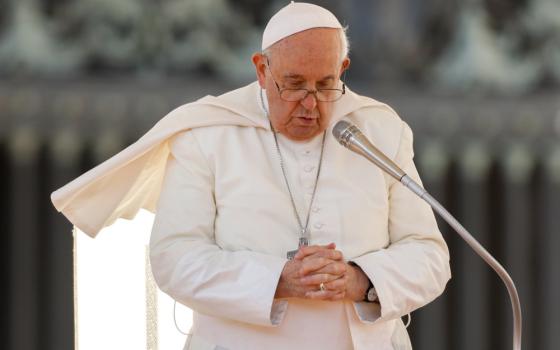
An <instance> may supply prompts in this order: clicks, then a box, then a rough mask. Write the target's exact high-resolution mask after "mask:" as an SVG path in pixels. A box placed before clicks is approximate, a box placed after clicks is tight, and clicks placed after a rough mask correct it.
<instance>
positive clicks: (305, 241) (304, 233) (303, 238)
mask: <svg viewBox="0 0 560 350" xmlns="http://www.w3.org/2000/svg"><path fill="white" fill-rule="evenodd" d="M260 97H261V104H262V107H263V109H264V111H265V113H266V117H267V119H268V122H269V123H270V129H271V130H272V135H273V136H274V145H275V146H276V153H277V155H278V159H279V161H280V168H281V169H282V175H283V176H284V182H285V183H286V187H287V188H288V193H289V194H290V200H291V202H292V209H293V210H294V216H295V217H296V219H297V222H298V225H299V228H300V230H301V237H300V245H307V244H308V237H307V236H308V232H307V227H308V226H309V217H310V216H311V207H312V206H313V201H314V200H315V193H316V192H317V185H318V184H319V175H320V174H321V168H322V164H323V152H324V150H325V138H326V133H327V132H326V131H325V132H323V140H322V142H321V155H320V156H319V164H318V166H317V168H318V169H317V176H316V177H315V185H314V186H313V193H312V195H311V202H310V203H309V209H308V210H307V218H306V219H305V226H304V225H303V224H302V220H301V217H300V215H299V213H298V211H297V207H296V202H295V200H294V196H293V194H292V189H291V187H290V182H289V181H288V176H287V174H286V167H285V165H284V158H283V157H282V152H281V151H280V146H279V144H278V136H276V131H275V130H274V127H273V126H272V122H271V121H270V117H269V114H268V110H267V108H266V106H265V104H264V99H263V92H262V89H261V91H260Z"/></svg>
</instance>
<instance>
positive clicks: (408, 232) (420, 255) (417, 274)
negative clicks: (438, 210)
mask: <svg viewBox="0 0 560 350" xmlns="http://www.w3.org/2000/svg"><path fill="white" fill-rule="evenodd" d="M413 156H414V154H413V148H412V131H411V130H410V128H409V127H408V125H406V123H404V122H403V128H402V132H401V140H400V145H399V148H398V151H397V154H396V157H395V162H396V163H397V164H398V165H399V166H400V167H401V168H402V169H403V170H404V171H405V172H406V173H407V174H408V176H410V177H411V178H412V179H414V180H415V181H416V182H418V183H419V184H421V182H420V178H419V175H418V172H417V170H416V167H415V165H414V162H413ZM387 181H388V196H389V223H388V229H389V239H390V244H389V246H388V247H387V248H385V249H381V250H378V251H375V252H371V253H367V254H364V255H362V256H359V257H357V258H355V259H353V261H354V263H356V264H357V265H359V266H360V267H361V268H362V270H363V271H364V273H365V274H366V275H367V276H368V278H369V279H370V281H371V282H372V283H373V286H374V288H375V290H376V292H377V296H378V302H379V304H377V303H366V302H355V303H354V309H355V311H356V313H357V315H358V317H359V318H360V320H361V321H362V322H376V321H378V320H389V319H395V318H399V317H401V316H403V315H406V314H407V313H410V312H412V311H414V310H416V309H418V308H420V307H422V306H424V305H425V304H427V303H429V302H431V301H432V300H434V299H435V298H436V297H437V296H439V295H440V294H441V293H442V292H443V290H444V288H445V285H446V284H447V281H448V280H449V279H450V278H451V272H450V267H449V251H448V249H447V245H446V244H445V241H444V239H443V237H442V236H441V233H440V232H439V230H438V227H437V223H436V221H435V217H434V213H433V211H432V208H431V207H430V206H429V205H428V204H427V203H426V202H424V201H423V200H422V199H421V198H419V197H417V196H416V195H415V194H414V193H412V192H411V191H410V190H409V189H407V188H406V187H404V186H403V185H402V184H401V183H400V182H398V181H396V180H394V179H392V178H391V179H390V180H387ZM379 306H381V308H380V309H381V310H379Z"/></svg>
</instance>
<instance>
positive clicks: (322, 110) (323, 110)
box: [317, 103, 332, 125]
mask: <svg viewBox="0 0 560 350" xmlns="http://www.w3.org/2000/svg"><path fill="white" fill-rule="evenodd" d="M317 108H318V109H319V114H320V115H321V124H325V125H327V124H328V123H329V121H330V119H331V114H332V104H327V103H325V104H322V105H319V106H317Z"/></svg>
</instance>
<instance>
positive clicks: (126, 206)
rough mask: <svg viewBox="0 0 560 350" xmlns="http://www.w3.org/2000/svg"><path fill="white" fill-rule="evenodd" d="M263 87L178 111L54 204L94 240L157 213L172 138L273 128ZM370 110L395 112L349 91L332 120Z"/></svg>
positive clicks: (69, 188)
mask: <svg viewBox="0 0 560 350" xmlns="http://www.w3.org/2000/svg"><path fill="white" fill-rule="evenodd" d="M258 89H259V85H258V83H257V82H253V83H251V84H249V85H248V86H245V87H242V88H240V89H237V90H234V91H230V92H228V93H226V94H223V95H221V96H218V97H214V96H206V97H204V98H202V99H200V100H198V101H196V102H193V103H189V104H185V105H183V106H180V107H178V108H177V109H175V110H173V111H172V112H171V113H169V114H168V115H166V116H165V117H164V118H162V119H161V120H160V121H159V122H158V123H157V124H156V125H155V126H154V127H153V128H152V129H151V130H149V131H148V132H147V133H146V134H145V135H144V136H142V137H141V138H140V139H139V140H138V141H136V142H135V143H133V144H132V145H130V146H129V147H127V148H125V149H124V150H123V151H121V152H119V153H118V154H116V155H115V156H113V157H111V158H110V159H108V160H107V161H105V162H103V163H101V164H99V165H98V166H96V167H95V168H93V169H91V170H89V171H88V172H86V173H84V174H83V175H81V176H80V177H78V178H76V179H74V180H73V181H71V182H70V183H68V184H66V185H65V186H63V187H61V188H59V189H58V190H56V191H55V192H53V193H52V194H51V200H52V202H53V204H54V206H55V207H56V209H57V210H58V211H59V212H61V213H62V214H64V216H66V218H68V220H69V221H70V222H72V224H74V225H75V226H77V227H78V228H79V229H80V230H82V231H83V232H85V233H87V234H88V235H90V236H91V237H95V236H96V235H97V234H98V233H99V231H100V230H101V229H102V228H104V227H107V226H109V225H111V224H112V223H113V222H115V220H117V219H119V218H124V219H131V218H133V217H134V216H135V215H136V213H137V212H138V211H139V210H140V209H141V208H144V209H146V210H148V211H150V212H154V211H155V207H156V204H157V200H158V198H159V193H160V190H161V184H162V181H163V175H164V171H165V164H166V162H167V159H168V155H169V145H168V141H169V139H170V138H171V137H172V136H173V135H174V134H176V133H178V132H180V131H184V130H189V129H191V128H197V127H205V126H211V125H239V126H251V127H255V128H263V129H269V128H270V126H269V124H268V122H267V121H266V120H264V119H263V118H262V111H261V109H260V108H259V106H258V105H257V104H256V103H254V96H255V95H256V94H257V92H258ZM369 107H378V108H381V109H386V110H390V108H389V107H388V106H387V105H385V104H382V103H380V102H378V101H375V100H373V99H371V98H367V97H363V96H359V95H356V94H355V93H353V92H352V91H350V90H349V89H348V88H347V89H346V95H344V97H343V98H341V99H340V100H338V101H337V102H336V105H335V107H334V110H333V119H337V118H341V117H342V116H344V115H346V114H348V113H351V112H353V111H356V110H359V109H364V108H369Z"/></svg>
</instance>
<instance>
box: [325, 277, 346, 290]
mask: <svg viewBox="0 0 560 350" xmlns="http://www.w3.org/2000/svg"><path fill="white" fill-rule="evenodd" d="M323 286H324V287H325V289H327V290H332V291H339V292H342V291H346V288H347V287H348V278H347V277H346V276H343V277H340V278H337V279H334V280H332V281H329V282H323Z"/></svg>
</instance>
